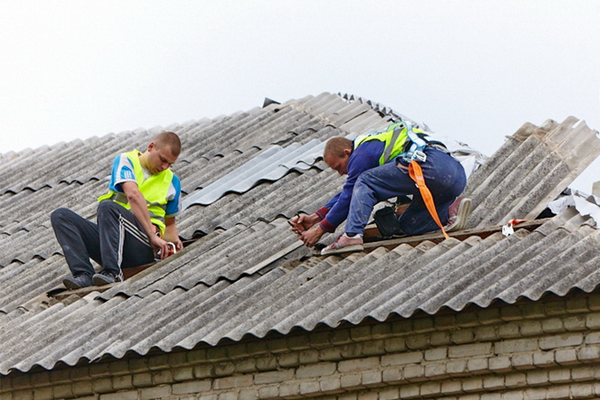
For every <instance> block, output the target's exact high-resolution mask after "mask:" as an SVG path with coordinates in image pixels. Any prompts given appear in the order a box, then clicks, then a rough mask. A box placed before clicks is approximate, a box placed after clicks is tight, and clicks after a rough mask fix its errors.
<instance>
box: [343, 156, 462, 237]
mask: <svg viewBox="0 0 600 400" xmlns="http://www.w3.org/2000/svg"><path fill="white" fill-rule="evenodd" d="M425 154H426V155H427V160H426V161H425V162H423V163H419V165H420V166H421V168H422V170H423V176H424V178H425V184H426V185H427V187H428V188H429V190H430V191H431V194H432V196H433V199H434V202H435V208H436V210H437V213H438V216H439V218H440V220H441V222H442V224H446V222H447V221H448V207H450V205H451V204H452V202H453V201H454V200H455V199H456V198H457V197H458V196H459V195H460V194H461V193H462V191H463V190H464V188H465V186H466V184H467V178H466V175H465V170H464V168H463V167H462V165H461V164H460V163H459V162H458V161H457V160H456V159H455V158H454V157H452V156H451V155H449V154H446V153H445V152H443V151H440V150H438V149H435V148H427V149H426V150H425ZM402 166H404V168H401V167H402ZM406 195H412V196H413V199H412V202H411V203H410V205H409V206H408V208H407V209H406V211H404V212H403V213H402V215H400V217H399V219H398V222H399V223H400V228H401V229H402V230H403V231H404V233H406V234H407V235H420V234H422V233H426V232H431V231H435V230H437V229H439V227H438V226H437V224H436V223H435V221H434V220H433V218H432V217H431V215H430V214H429V211H428V210H427V207H426V206H425V203H424V202H423V198H422V197H421V193H420V192H419V188H418V187H417V185H416V184H415V182H414V181H413V180H412V179H411V177H410V176H409V175H408V168H407V167H406V165H404V164H401V165H400V166H398V165H397V162H394V161H392V162H390V163H387V164H384V165H381V166H379V167H375V168H371V169H369V170H367V171H365V172H363V173H362V174H360V176H359V177H358V179H357V180H356V184H355V185H354V191H353V192H352V200H351V202H350V211H349V212H348V221H347V223H346V233H347V234H357V233H363V232H364V229H365V226H366V225H367V223H368V221H369V217H370V216H371V212H372V211H373V208H374V207H375V204H377V203H378V202H380V201H385V200H387V199H390V198H392V197H398V196H406Z"/></svg>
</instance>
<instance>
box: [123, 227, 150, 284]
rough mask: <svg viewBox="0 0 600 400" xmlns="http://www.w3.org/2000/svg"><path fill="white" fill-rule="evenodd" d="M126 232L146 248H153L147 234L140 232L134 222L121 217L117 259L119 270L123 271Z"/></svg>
mask: <svg viewBox="0 0 600 400" xmlns="http://www.w3.org/2000/svg"><path fill="white" fill-rule="evenodd" d="M126 232H128V233H129V234H130V235H131V236H132V237H133V238H135V239H137V240H138V241H140V242H141V243H143V244H145V245H146V246H148V247H152V246H151V245H150V240H149V239H148V235H146V232H142V231H140V230H139V229H138V227H137V226H136V225H135V224H134V223H133V222H131V221H129V220H128V219H126V218H124V217H123V216H122V215H119V254H118V257H117V263H118V264H119V270H121V263H122V262H123V247H124V245H125V233H126ZM121 273H123V271H121Z"/></svg>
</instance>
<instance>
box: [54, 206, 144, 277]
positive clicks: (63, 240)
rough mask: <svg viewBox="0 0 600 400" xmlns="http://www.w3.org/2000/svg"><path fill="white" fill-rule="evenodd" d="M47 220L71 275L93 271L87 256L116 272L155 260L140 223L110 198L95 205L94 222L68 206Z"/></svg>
mask: <svg viewBox="0 0 600 400" xmlns="http://www.w3.org/2000/svg"><path fill="white" fill-rule="evenodd" d="M50 220H51V222H52V228H53V229H54V233H55V235H56V239H57V240H58V243H59V244H60V246H61V247H62V250H63V254H64V256H65V259H66V260H67V264H68V266H69V269H70V270H71V273H72V274H73V275H74V276H77V275H80V274H86V275H89V276H92V275H93V274H94V273H95V272H94V267H93V266H92V263H91V262H90V258H91V259H93V260H94V261H96V262H97V263H98V264H100V265H101V266H102V268H103V271H105V272H110V273H113V274H115V275H119V274H121V272H122V271H121V268H131V267H137V266H139V265H143V264H148V263H150V262H152V261H154V250H153V249H152V246H151V245H150V242H149V241H148V236H147V235H146V233H145V232H144V229H143V228H142V226H141V224H140V223H139V222H138V221H137V219H136V218H135V217H134V215H133V213H132V212H131V211H130V210H127V209H126V208H124V207H122V206H121V205H119V204H117V203H115V202H114V201H112V200H104V201H102V202H100V203H99V204H98V218H97V220H98V223H97V224H96V223H94V222H92V221H89V220H87V219H85V218H83V217H81V216H80V215H78V214H76V213H75V212H73V211H71V210H69V209H67V208H59V209H57V210H55V211H54V212H53V213H52V214H51V216H50Z"/></svg>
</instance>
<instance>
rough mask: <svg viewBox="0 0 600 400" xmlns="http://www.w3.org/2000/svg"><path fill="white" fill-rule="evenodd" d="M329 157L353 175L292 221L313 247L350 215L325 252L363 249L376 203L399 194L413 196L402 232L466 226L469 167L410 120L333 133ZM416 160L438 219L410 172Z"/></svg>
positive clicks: (403, 218) (328, 161)
mask: <svg viewBox="0 0 600 400" xmlns="http://www.w3.org/2000/svg"><path fill="white" fill-rule="evenodd" d="M323 158H324V161H325V163H326V164H327V165H328V166H329V167H330V168H332V169H334V170H335V171H337V172H338V173H339V174H340V175H346V174H347V175H348V178H347V179H346V183H345V184H344V187H343V189H342V191H341V192H340V193H338V194H337V195H335V196H334V197H333V198H332V199H331V200H330V201H329V202H327V204H326V205H325V206H324V207H321V208H320V209H319V210H317V211H316V212H315V213H312V214H300V215H298V216H296V217H294V218H292V219H291V220H290V224H291V225H292V231H293V232H295V233H296V234H297V235H298V236H299V237H300V239H301V240H302V241H303V242H304V244H305V245H307V246H309V247H312V246H314V245H315V244H316V243H317V242H318V241H319V239H320V238H321V237H322V236H323V235H324V234H325V233H333V232H334V231H335V229H336V228H337V227H338V226H339V225H340V224H341V223H342V222H344V220H346V219H347V222H346V228H345V233H344V234H343V235H341V236H339V237H338V238H337V239H336V240H335V241H334V242H333V243H332V244H330V245H329V246H327V247H326V248H325V249H323V251H322V254H324V255H325V254H334V253H341V252H347V251H360V250H362V249H363V238H362V235H363V233H364V228H365V226H366V224H367V223H368V220H369V218H370V215H371V212H372V211H373V208H374V206H375V205H376V204H377V203H378V202H380V201H384V200H387V199H390V198H393V197H400V196H407V195H412V198H413V199H412V201H411V204H410V205H409V207H408V208H407V210H406V211H404V212H403V213H402V214H401V216H400V217H399V218H398V227H399V229H400V232H401V233H402V234H406V235H419V234H422V233H426V232H431V231H434V230H436V229H440V226H441V224H444V225H445V227H444V226H441V228H442V230H444V228H445V230H446V231H454V230H459V229H462V228H464V226H465V223H466V220H467V218H468V215H469V212H470V207H471V200H470V199H468V198H463V197H459V196H460V194H461V193H462V191H463V190H464V188H465V186H466V175H465V171H464V168H463V167H462V165H461V164H460V163H459V162H458V161H457V160H456V159H454V157H452V156H451V155H450V154H448V152H447V151H446V150H445V147H444V146H443V144H442V143H440V142H435V141H431V140H428V137H427V135H426V134H425V132H423V131H421V130H419V129H417V128H415V127H413V126H412V124H410V123H408V122H400V123H396V124H392V125H390V126H389V127H388V128H387V129H386V130H384V131H380V132H375V133H372V134H368V135H361V136H359V137H357V138H356V139H355V140H354V141H351V140H348V139H346V138H343V137H335V138H332V139H330V140H328V142H327V143H326V145H325V150H324V152H323ZM412 162H417V163H418V166H420V167H421V168H420V169H421V170H422V174H423V178H424V180H425V183H426V185H427V187H428V189H429V190H430V192H431V195H432V196H433V202H432V203H434V204H432V206H433V205H434V206H435V210H436V211H437V217H438V222H436V221H435V219H434V217H433V215H432V213H431V212H430V211H429V210H428V208H427V206H426V204H425V203H424V201H423V196H422V192H421V191H420V189H419V188H418V187H417V186H416V185H415V181H414V180H413V179H412V178H411V177H410V175H409V166H410V164H411V163H412ZM418 166H417V167H418Z"/></svg>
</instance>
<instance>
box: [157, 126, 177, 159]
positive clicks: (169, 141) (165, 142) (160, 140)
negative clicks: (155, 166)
mask: <svg viewBox="0 0 600 400" xmlns="http://www.w3.org/2000/svg"><path fill="white" fill-rule="evenodd" d="M152 141H153V142H154V144H155V145H156V147H158V148H162V147H164V146H169V148H170V149H171V153H172V154H173V155H174V156H175V157H179V153H181V140H180V139H179V136H177V134H176V133H174V132H163V133H159V134H158V135H156V136H155V137H154V139H152Z"/></svg>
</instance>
